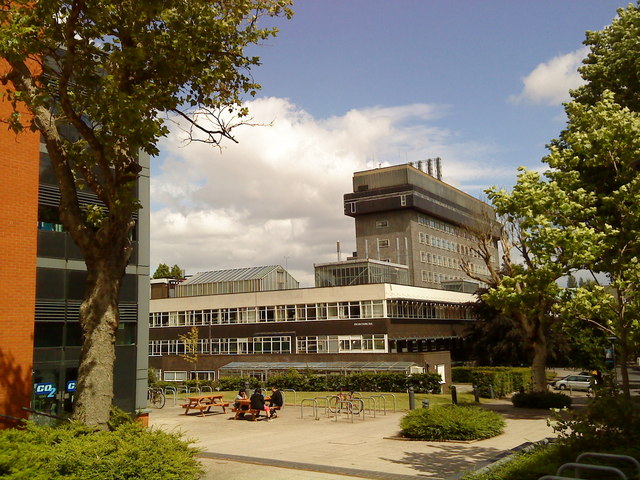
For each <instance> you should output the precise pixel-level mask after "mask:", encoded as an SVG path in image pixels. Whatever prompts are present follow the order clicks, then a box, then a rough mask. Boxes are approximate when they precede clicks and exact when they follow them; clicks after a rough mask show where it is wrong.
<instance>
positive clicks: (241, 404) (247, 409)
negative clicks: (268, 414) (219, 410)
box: [233, 397, 271, 422]
mask: <svg viewBox="0 0 640 480" xmlns="http://www.w3.org/2000/svg"><path fill="white" fill-rule="evenodd" d="M264 401H265V403H268V402H269V401H271V397H265V399H264ZM235 403H237V404H238V406H237V407H233V411H234V412H236V414H235V415H234V417H233V419H234V420H238V419H239V418H242V417H244V415H252V416H253V421H254V422H255V421H256V420H257V419H258V417H259V416H260V412H264V410H256V409H255V408H251V400H250V399H248V398H242V399H239V400H236V401H235Z"/></svg>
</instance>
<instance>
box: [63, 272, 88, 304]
mask: <svg viewBox="0 0 640 480" xmlns="http://www.w3.org/2000/svg"><path fill="white" fill-rule="evenodd" d="M86 279H87V272H83V271H80V270H69V271H68V272H67V282H68V287H67V295H68V298H69V300H82V298H83V297H84V289H85V283H86Z"/></svg>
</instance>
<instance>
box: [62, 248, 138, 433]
mask: <svg viewBox="0 0 640 480" xmlns="http://www.w3.org/2000/svg"><path fill="white" fill-rule="evenodd" d="M124 243H126V244H128V240H125V242H124ZM122 244H123V242H122V241H120V242H117V241H116V242H113V243H112V244H111V245H112V247H113V245H121V246H123V245H122ZM105 251H106V252H107V254H106V256H107V258H104V256H105ZM129 254H130V247H129V248H127V247H125V248H115V247H113V248H109V247H107V248H106V249H105V248H104V246H96V247H95V249H93V251H92V252H90V253H89V254H87V255H86V260H85V261H86V264H87V284H86V290H85V297H84V300H83V302H82V305H81V306H80V325H81V327H82V332H83V343H82V350H81V354H80V365H79V367H78V385H77V387H76V398H75V405H74V410H73V418H74V419H75V420H78V421H80V422H82V423H84V424H86V425H93V426H96V427H98V428H100V429H106V428H107V422H108V421H109V413H110V410H111V402H112V400H113V367H114V363H115V335H116V330H117V328H118V323H119V319H120V317H119V312H118V297H119V293H120V285H121V283H122V278H123V276H124V270H125V267H126V265H127V262H128V258H129Z"/></svg>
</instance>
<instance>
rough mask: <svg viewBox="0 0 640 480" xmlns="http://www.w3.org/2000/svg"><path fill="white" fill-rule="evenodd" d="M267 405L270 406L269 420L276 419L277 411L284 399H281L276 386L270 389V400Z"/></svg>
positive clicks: (280, 393)
mask: <svg viewBox="0 0 640 480" xmlns="http://www.w3.org/2000/svg"><path fill="white" fill-rule="evenodd" d="M269 405H270V406H271V415H270V416H269V418H277V417H278V413H277V410H279V409H280V408H282V405H284V398H283V397H282V392H281V391H280V390H278V387H276V386H273V387H271V400H270V401H269ZM274 407H278V408H274Z"/></svg>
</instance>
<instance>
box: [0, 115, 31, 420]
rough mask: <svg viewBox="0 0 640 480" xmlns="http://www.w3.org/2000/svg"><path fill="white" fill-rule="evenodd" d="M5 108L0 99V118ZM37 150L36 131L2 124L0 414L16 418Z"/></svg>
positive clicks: (26, 328) (27, 380) (21, 398)
mask: <svg viewBox="0 0 640 480" xmlns="http://www.w3.org/2000/svg"><path fill="white" fill-rule="evenodd" d="M8 112H10V106H9V105H8V104H6V103H0V118H2V119H4V118H6V117H7V114H8ZM39 149H40V147H39V134H36V133H32V132H26V133H21V134H20V135H16V134H14V133H13V132H10V131H9V130H8V129H7V126H6V124H2V123H0V279H1V281H2V283H3V288H2V294H0V414H4V415H11V416H14V417H20V418H23V417H26V412H24V411H23V410H22V407H28V406H29V403H30V400H31V390H32V379H31V371H32V367H33V329H34V318H35V294H36V248H37V244H36V242H37V223H36V222H37V220H38V174H39ZM7 425H15V423H10V422H7V421H6V420H3V418H2V417H0V428H2V427H3V426H7Z"/></svg>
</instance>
